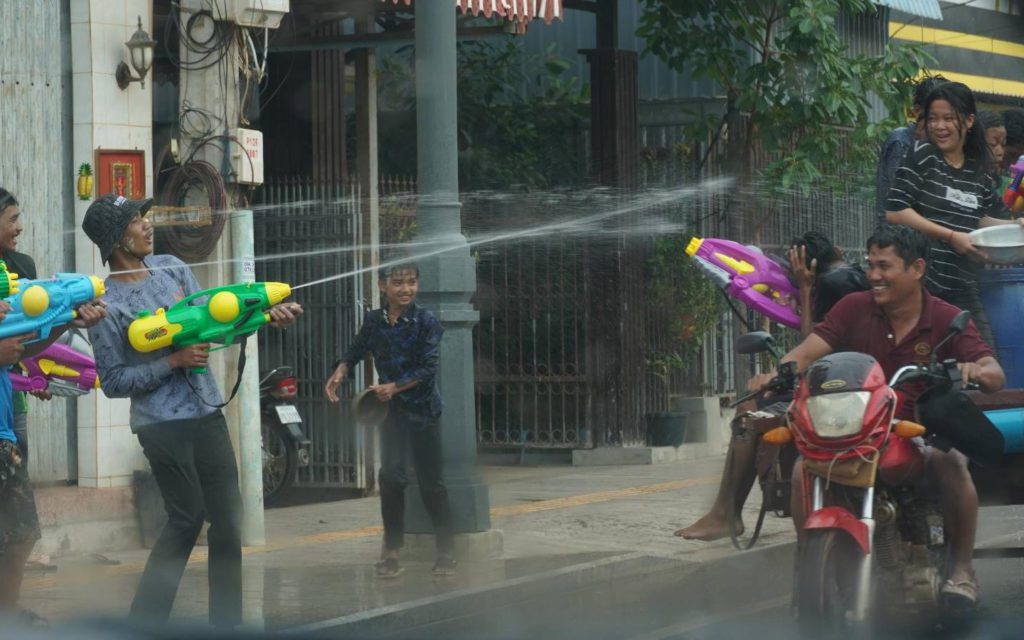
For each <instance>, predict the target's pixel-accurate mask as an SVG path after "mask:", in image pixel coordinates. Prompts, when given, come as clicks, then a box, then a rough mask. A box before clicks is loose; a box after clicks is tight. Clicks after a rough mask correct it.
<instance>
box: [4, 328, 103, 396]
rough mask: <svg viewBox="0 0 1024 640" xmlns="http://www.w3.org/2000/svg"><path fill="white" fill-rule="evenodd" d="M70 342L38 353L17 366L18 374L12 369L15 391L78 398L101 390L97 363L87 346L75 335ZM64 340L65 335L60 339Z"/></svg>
mask: <svg viewBox="0 0 1024 640" xmlns="http://www.w3.org/2000/svg"><path fill="white" fill-rule="evenodd" d="M65 335H70V336H71V338H70V342H69V343H67V344H62V343H61V342H54V343H53V344H51V345H50V346H48V347H46V348H45V349H43V350H42V351H41V352H40V353H38V354H36V355H34V356H32V357H31V358H25V359H24V360H22V361H21V362H19V363H18V366H19V367H20V372H18V371H17V370H16V369H11V384H12V386H13V387H14V390H15V391H49V392H50V393H52V394H53V395H55V396H65V397H70V396H81V395H85V394H87V393H89V391H90V390H92V389H99V388H100V379H99V376H97V375H96V361H95V360H93V358H92V356H91V355H90V352H89V343H87V342H86V341H85V339H84V338H82V337H81V336H78V335H75V334H65ZM61 340H64V336H61Z"/></svg>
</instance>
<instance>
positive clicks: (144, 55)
mask: <svg viewBox="0 0 1024 640" xmlns="http://www.w3.org/2000/svg"><path fill="white" fill-rule="evenodd" d="M124 46H126V47H128V57H129V60H130V62H131V63H132V69H135V73H136V74H137V75H138V77H135V76H133V75H132V71H131V69H130V68H128V65H127V64H125V63H124V61H121V62H120V63H118V65H117V72H116V73H115V74H114V77H116V78H117V86H119V87H121V90H122V91H124V90H125V89H127V88H128V85H129V84H131V83H133V82H138V83H139V85H140V86H141V87H142V88H143V89H145V88H146V74H147V73H149V68H150V67H151V66H153V47H155V46H156V41H155V40H153V39H152V38H150V37H149V34H148V33H146V32H145V31H143V30H142V16H139V28H138V30H136V31H135V33H133V34H132V37H131V39H130V40H128V42H126V43H124Z"/></svg>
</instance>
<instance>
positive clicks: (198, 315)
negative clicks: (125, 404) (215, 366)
mask: <svg viewBox="0 0 1024 640" xmlns="http://www.w3.org/2000/svg"><path fill="white" fill-rule="evenodd" d="M291 293H292V289H291V287H290V286H288V285H287V284H285V283H283V282H246V283H240V284H229V285H227V286H223V287H214V288H212V289H205V290H203V291H199V292H196V293H193V294H192V295H190V296H188V297H186V298H182V299H181V300H179V301H178V302H177V303H176V304H175V305H174V306H172V307H170V308H169V309H167V310H166V311H165V310H164V309H157V310H156V312H155V313H150V312H149V311H140V312H139V314H138V316H137V317H136V319H135V320H133V321H132V323H131V324H130V325H129V326H128V342H130V343H131V345H132V347H134V348H135V350H136V351H140V352H142V353H147V352H150V351H156V350H157V349H163V348H165V347H170V346H175V347H187V346H189V345H193V344H199V343H203V342H214V343H217V344H220V345H222V346H221V347H218V349H223V348H225V347H227V346H229V345H231V344H232V343H234V341H235V339H236V338H239V337H242V336H247V335H249V334H250V333H253V332H254V331H256V330H257V329H259V328H260V327H262V326H263V325H265V324H267V323H268V322H270V314H269V313H267V310H268V309H269V308H270V307H272V306H274V305H275V304H277V303H278V302H280V301H282V300H284V299H285V298H287V297H288V296H289V295H291ZM204 297H208V299H207V301H206V302H205V303H204V304H198V305H193V304H192V302H193V301H194V300H196V299H198V298H204ZM216 350H217V349H214V351H216ZM204 371H205V369H203V368H199V369H195V372H196V373H202V372H204Z"/></svg>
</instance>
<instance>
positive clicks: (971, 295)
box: [932, 287, 996, 351]
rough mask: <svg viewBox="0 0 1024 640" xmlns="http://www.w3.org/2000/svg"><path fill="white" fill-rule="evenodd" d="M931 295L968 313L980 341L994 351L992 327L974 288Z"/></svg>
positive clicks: (994, 343)
mask: <svg viewBox="0 0 1024 640" xmlns="http://www.w3.org/2000/svg"><path fill="white" fill-rule="evenodd" d="M932 293H933V294H935V295H937V296H938V297H940V298H942V299H943V300H945V301H946V302H948V303H949V304H951V305H953V306H956V307H960V308H961V309H963V310H965V311H970V312H971V320H973V321H974V326H976V327H977V328H978V333H980V334H981V339H982V340H984V341H985V344H987V345H988V346H990V347H992V350H993V351H995V350H996V338H995V336H994V335H993V334H992V325H991V324H989V322H988V314H986V313H985V307H984V306H983V305H982V304H981V296H980V295H978V290H977V289H976V288H974V287H970V288H967V287H965V288H964V289H961V290H958V291H942V292H936V291H932Z"/></svg>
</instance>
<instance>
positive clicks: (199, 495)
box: [82, 195, 302, 627]
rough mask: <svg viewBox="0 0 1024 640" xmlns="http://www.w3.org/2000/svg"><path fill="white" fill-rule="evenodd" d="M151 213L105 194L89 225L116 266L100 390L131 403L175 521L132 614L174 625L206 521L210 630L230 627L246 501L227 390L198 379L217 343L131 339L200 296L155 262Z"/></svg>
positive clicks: (294, 309)
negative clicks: (163, 344) (225, 407)
mask: <svg viewBox="0 0 1024 640" xmlns="http://www.w3.org/2000/svg"><path fill="white" fill-rule="evenodd" d="M151 205H152V200H127V199H125V198H123V197H117V196H114V195H106V196H103V197H101V198H99V199H97V200H96V201H95V202H93V203H92V205H90V207H89V210H88V211H87V212H86V214H85V219H84V220H83V221H82V228H83V229H84V230H85V233H86V234H87V235H88V236H89V238H90V239H91V240H92V241H93V242H94V243H96V245H97V246H98V247H99V249H100V255H101V256H102V258H103V261H104V262H106V261H107V260H109V261H110V267H111V275H110V277H109V278H107V281H106V286H107V294H106V297H105V300H106V302H107V305H108V314H109V317H108V319H107V320H106V321H105V322H101V323H100V324H98V325H97V326H95V327H93V328H92V329H91V330H90V332H89V335H90V337H91V339H92V344H93V350H94V352H95V355H96V369H97V372H98V373H99V377H100V384H101V386H102V388H103V391H104V393H106V394H107V395H108V396H110V397H120V398H124V397H128V398H131V414H130V419H129V422H130V424H131V429H132V432H134V433H135V434H136V435H137V436H138V438H139V443H140V444H141V445H142V450H143V453H144V454H145V456H146V458H147V460H149V464H150V467H151V468H152V470H153V477H154V478H155V479H156V482H157V485H158V486H159V487H160V493H161V495H162V496H163V499H164V504H165V507H166V509H167V516H168V519H167V525H166V526H165V527H164V530H163V531H162V532H161V533H160V537H159V538H158V539H157V541H156V544H154V545H153V551H152V552H151V553H150V555H149V560H148V561H147V562H146V569H145V571H144V572H143V574H142V579H141V581H140V582H139V588H138V591H137V592H136V594H135V599H134V600H133V601H132V607H131V612H132V615H133V616H137V617H142V618H146V619H151V620H156V621H163V620H166V619H167V617H168V616H169V615H170V612H171V607H172V606H173V604H174V597H175V594H176V593H177V590H178V583H179V582H180V581H181V575H182V573H183V572H184V570H185V564H186V563H187V562H188V558H189V556H190V555H191V553H192V548H193V546H194V545H195V542H196V538H197V537H198V535H199V531H200V529H201V528H202V525H203V520H204V519H206V520H208V521H209V522H210V530H209V535H208V538H209V581H210V622H211V623H213V624H214V625H216V626H228V627H230V626H235V625H238V624H239V623H241V621H242V542H241V531H240V525H241V512H242V501H241V495H240V493H239V489H238V471H237V467H236V465H235V454H234V451H233V449H232V445H231V438H230V436H229V435H228V429H227V424H226V423H225V421H224V416H223V414H222V413H221V412H220V407H219V405H220V404H221V403H222V400H221V395H220V392H219V391H218V390H217V385H216V382H215V381H214V379H213V376H212V375H211V374H210V373H208V372H207V373H202V374H195V373H192V372H191V371H190V369H193V368H196V367H205V366H206V364H207V359H208V357H209V345H208V344H197V345H192V346H189V347H185V348H182V349H178V350H172V349H160V350H158V351H154V352H151V353H139V352H137V351H135V350H134V349H133V348H132V347H131V346H130V345H129V344H128V339H127V332H128V326H129V325H130V324H131V322H132V320H133V319H135V317H136V315H137V314H138V312H139V311H144V310H148V311H154V310H155V309H158V308H161V307H163V308H167V307H170V306H172V305H174V304H175V303H177V302H178V301H179V300H181V299H182V298H184V297H185V296H188V295H191V294H193V293H196V292H197V291H199V285H198V283H197V282H196V279H195V277H194V276H193V275H192V272H191V270H190V269H189V268H188V266H187V265H186V264H185V263H183V262H182V261H181V260H178V259H177V258H175V257H173V256H151V255H150V254H151V253H152V252H153V227H152V225H150V223H149V221H148V220H146V218H145V215H146V213H147V212H148V210H149V207H150V206H151ZM301 312H302V308H301V307H300V306H299V305H297V304H295V303H283V304H279V305H276V306H274V307H273V308H271V309H270V315H271V318H272V319H273V323H274V324H276V325H277V326H285V325H287V324H291V323H292V322H294V321H295V318H296V317H297V316H298V315H299V314H301Z"/></svg>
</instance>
